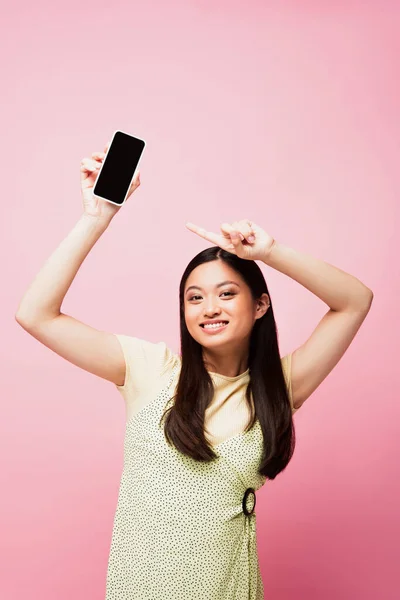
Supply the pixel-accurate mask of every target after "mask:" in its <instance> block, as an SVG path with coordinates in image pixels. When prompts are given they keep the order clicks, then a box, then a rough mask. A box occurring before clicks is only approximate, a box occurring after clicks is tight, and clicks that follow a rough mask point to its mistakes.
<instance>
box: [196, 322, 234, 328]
mask: <svg viewBox="0 0 400 600" xmlns="http://www.w3.org/2000/svg"><path fill="white" fill-rule="evenodd" d="M214 323H215V324H217V323H222V325H228V323H229V321H214ZM212 324H213V322H212V321H211V322H210V323H201V324H200V327H202V328H203V329H204V325H212Z"/></svg>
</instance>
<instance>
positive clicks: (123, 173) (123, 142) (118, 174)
mask: <svg viewBox="0 0 400 600" xmlns="http://www.w3.org/2000/svg"><path fill="white" fill-rule="evenodd" d="M145 145H146V144H145V142H144V141H143V140H140V139H139V138H136V137H133V136H132V135H129V134H127V133H124V132H122V131H116V132H115V135H114V137H113V139H112V141H111V144H110V146H109V148H108V151H107V154H106V156H105V158H104V161H103V164H102V166H101V168H100V171H99V174H98V177H97V179H96V183H95V186H94V188H93V194H94V195H95V196H99V197H100V198H104V199H105V200H109V201H110V202H113V203H114V204H123V202H124V200H125V198H126V195H127V193H128V191H129V188H130V186H131V183H132V179H133V177H134V175H135V171H136V167H137V166H138V163H139V160H140V157H141V155H142V152H143V150H144V147H145Z"/></svg>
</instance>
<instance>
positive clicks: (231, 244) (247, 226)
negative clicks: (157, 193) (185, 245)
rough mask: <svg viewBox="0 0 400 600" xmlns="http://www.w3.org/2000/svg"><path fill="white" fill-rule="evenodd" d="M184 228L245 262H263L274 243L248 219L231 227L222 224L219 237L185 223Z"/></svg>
mask: <svg viewBox="0 0 400 600" xmlns="http://www.w3.org/2000/svg"><path fill="white" fill-rule="evenodd" d="M186 227H187V228H188V229H189V230H190V231H193V233H197V235H199V236H200V237H202V238H204V239H205V240H207V241H209V242H212V243H213V244H216V245H217V246H219V247H220V248H222V249H223V250H226V251H227V252H231V253H232V254H236V255H237V256H239V258H245V259H247V260H265V259H266V258H267V256H268V254H269V252H270V251H271V249H272V247H273V245H274V243H275V240H274V238H273V237H271V236H270V235H269V234H268V233H266V232H265V231H264V230H263V229H261V227H258V225H256V224H255V223H253V222H252V221H249V220H248V219H243V220H242V221H235V222H234V223H232V225H229V223H222V225H221V227H220V229H221V232H222V234H220V235H218V234H217V233H211V232H210V231H206V230H205V229H202V228H201V227H198V226H197V225H194V224H193V223H186ZM251 236H253V238H254V239H252V238H251Z"/></svg>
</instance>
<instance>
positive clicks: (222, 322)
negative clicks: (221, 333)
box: [200, 321, 229, 331]
mask: <svg viewBox="0 0 400 600" xmlns="http://www.w3.org/2000/svg"><path fill="white" fill-rule="evenodd" d="M219 323H220V325H218V326H215V325H210V326H207V327H206V326H205V325H200V327H201V328H202V329H205V330H206V331H218V330H219V329H223V328H224V327H226V326H227V325H228V323H229V321H219Z"/></svg>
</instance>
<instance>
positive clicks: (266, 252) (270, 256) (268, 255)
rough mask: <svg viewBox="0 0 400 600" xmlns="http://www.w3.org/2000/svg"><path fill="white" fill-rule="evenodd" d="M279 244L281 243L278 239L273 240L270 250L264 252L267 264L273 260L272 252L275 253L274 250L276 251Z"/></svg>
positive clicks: (264, 260) (264, 259) (263, 259)
mask: <svg viewBox="0 0 400 600" xmlns="http://www.w3.org/2000/svg"><path fill="white" fill-rule="evenodd" d="M278 245H279V244H278V242H277V241H276V240H275V239H274V240H273V242H272V244H271V245H270V247H269V248H268V250H266V251H265V252H264V255H263V258H262V261H263V262H264V263H265V264H268V261H270V260H271V258H272V253H273V252H274V251H276V248H277V247H278Z"/></svg>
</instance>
